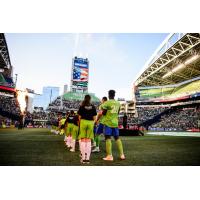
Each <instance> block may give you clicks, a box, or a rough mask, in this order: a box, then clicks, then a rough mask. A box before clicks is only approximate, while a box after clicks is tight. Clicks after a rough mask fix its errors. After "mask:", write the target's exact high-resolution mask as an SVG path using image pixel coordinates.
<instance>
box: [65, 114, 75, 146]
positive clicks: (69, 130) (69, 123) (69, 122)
mask: <svg viewBox="0 0 200 200" xmlns="http://www.w3.org/2000/svg"><path fill="white" fill-rule="evenodd" d="M73 122H74V111H73V110H71V111H70V114H69V115H68V116H67V119H66V125H67V128H66V129H67V130H66V136H67V138H66V145H67V147H69V148H71V147H72V130H73V127H74V123H73Z"/></svg>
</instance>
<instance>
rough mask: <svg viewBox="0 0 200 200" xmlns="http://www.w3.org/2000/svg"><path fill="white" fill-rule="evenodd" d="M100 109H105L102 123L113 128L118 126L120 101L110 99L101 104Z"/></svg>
mask: <svg viewBox="0 0 200 200" xmlns="http://www.w3.org/2000/svg"><path fill="white" fill-rule="evenodd" d="M102 109H104V110H107V112H106V115H105V116H104V124H105V125H106V126H109V127H113V128H116V127H118V113H119V110H120V103H119V102H118V101H116V100H114V99H111V100H109V101H106V102H105V103H103V104H102Z"/></svg>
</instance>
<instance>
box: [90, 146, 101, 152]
mask: <svg viewBox="0 0 200 200" xmlns="http://www.w3.org/2000/svg"><path fill="white" fill-rule="evenodd" d="M99 152H100V149H99V147H96V148H94V149H93V150H92V153H99Z"/></svg>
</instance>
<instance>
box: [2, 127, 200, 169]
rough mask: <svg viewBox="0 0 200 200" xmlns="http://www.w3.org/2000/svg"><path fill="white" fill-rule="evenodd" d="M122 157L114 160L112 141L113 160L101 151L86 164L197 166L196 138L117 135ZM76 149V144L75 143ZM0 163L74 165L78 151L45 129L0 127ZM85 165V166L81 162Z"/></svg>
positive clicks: (198, 145)
mask: <svg viewBox="0 0 200 200" xmlns="http://www.w3.org/2000/svg"><path fill="white" fill-rule="evenodd" d="M121 139H122V141H123V145H124V152H125V155H126V160H124V161H121V160H119V159H118V152H117V149H116V145H115V142H114V141H113V156H114V161H113V162H108V161H107V162H106V161H103V160H102V158H103V157H104V156H105V141H104V139H103V137H102V142H101V152H100V153H95V154H94V153H93V154H92V155H91V163H90V164H89V165H90V166H160V165H161V166H185V165H189V166H192V165H200V137H176V136H138V137H130V136H129V137H121ZM77 148H78V145H77ZM0 165H1V166H78V165H81V164H80V158H79V151H78V150H77V151H76V152H75V153H71V152H70V151H69V150H67V149H66V147H65V145H64V141H63V136H58V135H54V134H53V133H50V131H49V130H48V129H24V130H17V129H1V130H0ZM84 166H85V165H84Z"/></svg>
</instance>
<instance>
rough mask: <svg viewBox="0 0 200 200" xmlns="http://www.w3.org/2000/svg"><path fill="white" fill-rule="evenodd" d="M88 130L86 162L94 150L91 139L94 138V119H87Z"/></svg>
mask: <svg viewBox="0 0 200 200" xmlns="http://www.w3.org/2000/svg"><path fill="white" fill-rule="evenodd" d="M86 131H87V132H86V163H89V162H90V155H91V150H92V145H91V140H93V139H94V121H89V120H87V130H86Z"/></svg>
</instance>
